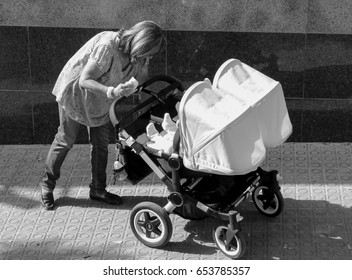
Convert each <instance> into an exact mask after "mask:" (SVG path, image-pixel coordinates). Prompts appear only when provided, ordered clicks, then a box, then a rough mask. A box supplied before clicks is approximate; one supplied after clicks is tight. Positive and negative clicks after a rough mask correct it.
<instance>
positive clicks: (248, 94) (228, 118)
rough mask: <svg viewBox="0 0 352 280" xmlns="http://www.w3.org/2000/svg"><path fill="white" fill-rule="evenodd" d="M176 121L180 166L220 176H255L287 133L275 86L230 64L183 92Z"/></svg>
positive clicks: (282, 103) (283, 107)
mask: <svg viewBox="0 0 352 280" xmlns="http://www.w3.org/2000/svg"><path fill="white" fill-rule="evenodd" d="M179 120H180V122H179V129H180V136H181V137H180V138H181V147H180V155H181V157H182V158H183V163H184V165H185V166H186V167H187V168H189V169H192V170H195V171H202V172H208V173H214V174H221V175H238V174H245V173H248V172H250V171H253V170H255V169H256V168H257V167H258V166H259V165H260V164H261V162H262V161H263V160H264V158H265V155H266V147H275V146H278V145H280V144H282V143H283V142H284V141H285V140H286V139H287V138H288V137H289V135H290V134H291V132H292V125H291V122H290V119H289V116H288V113H287V108H286V103H285V99H284V96H283V92H282V87H281V85H280V84H279V83H278V82H276V81H274V80H272V79H271V78H269V77H267V76H265V75H263V74H262V73H260V72H258V71H256V70H255V69H253V68H251V67H249V66H248V65H246V64H243V63H241V62H240V61H239V60H235V59H231V60H228V61H226V62H225V63H224V64H223V65H222V66H221V67H220V68H219V70H218V71H217V73H216V75H215V78H214V84H213V85H211V83H210V81H207V80H206V81H203V82H197V83H195V84H194V85H192V86H191V87H190V88H189V89H188V90H187V91H186V92H185V94H184V96H183V97H182V100H181V103H180V107H179Z"/></svg>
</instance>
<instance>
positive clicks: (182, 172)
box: [110, 75, 287, 259]
mask: <svg viewBox="0 0 352 280" xmlns="http://www.w3.org/2000/svg"><path fill="white" fill-rule="evenodd" d="M160 83H161V84H162V88H161V89H159V88H158V87H157V84H160ZM165 84H166V86H165ZM155 88H157V90H155ZM193 89H194V87H191V88H189V89H188V90H187V91H186V92H184V86H183V85H182V83H181V82H180V81H178V80H176V79H175V78H173V77H170V76H165V75H161V76H156V77H154V78H152V79H150V80H149V81H147V82H146V83H145V84H143V85H141V86H140V87H139V88H138V89H137V90H138V91H140V93H139V95H138V100H136V98H137V97H136V96H131V97H129V98H123V99H120V100H117V101H115V102H114V103H113V104H112V106H111V108H110V119H111V121H112V123H113V125H114V127H115V131H116V149H117V160H119V161H122V162H123V164H124V165H125V169H126V171H127V174H128V179H129V180H130V181H131V182H132V183H137V182H138V181H140V180H141V179H143V178H144V177H145V176H146V175H148V174H150V173H151V172H154V173H155V174H156V175H157V176H158V177H159V178H160V180H161V181H162V182H163V183H164V184H165V185H166V186H167V188H168V190H169V191H170V193H169V196H168V198H167V203H166V205H165V206H163V207H162V206H160V205H158V204H156V203H153V202H149V201H145V202H142V203H139V204H137V205H136V206H135V207H134V208H133V209H132V211H131V214H130V225H131V228H132V231H133V233H134V235H135V236H136V238H137V239H138V240H139V241H140V242H142V243H143V244H145V245H146V246H149V247H152V248H161V247H163V246H165V245H166V244H167V243H168V242H169V240H170V239H171V237H172V224H171V219H170V217H169V215H170V214H172V213H173V214H177V215H179V216H181V217H183V218H185V219H203V218H206V217H212V218H215V219H218V220H220V221H222V223H221V225H219V226H217V227H216V228H214V230H213V233H212V234H213V239H214V241H215V243H216V246H217V247H218V248H219V249H220V250H221V251H222V253H224V254H225V255H226V256H228V257H229V258H232V259H237V258H240V257H241V256H242V255H243V254H244V252H245V247H246V242H245V240H244V237H243V235H242V232H241V226H240V223H241V222H242V220H243V218H242V217H241V215H240V214H239V212H238V210H237V207H238V206H239V205H240V204H241V203H242V202H243V201H245V200H246V199H247V198H248V197H250V196H251V197H252V199H253V202H254V205H255V207H256V208H257V209H258V211H259V212H260V213H261V214H263V215H265V216H268V217H275V216H277V215H279V214H280V213H281V212H282V210H283V205H284V199H283V197H282V194H281V192H280V186H279V182H278V180H279V175H278V172H277V171H275V170H274V171H265V170H263V169H261V168H260V167H259V166H255V167H253V168H252V170H249V171H248V172H246V173H242V174H240V172H238V174H221V173H220V172H217V171H215V172H212V170H210V171H209V170H206V169H204V168H202V169H201V170H199V169H197V168H194V166H192V164H193V163H192V164H190V161H189V159H186V160H185V159H184V158H183V157H184V156H185V155H186V153H187V152H188V151H186V150H185V144H189V143H190V142H187V143H185V141H184V137H185V134H184V129H185V125H186V122H185V117H184V116H182V115H181V113H182V110H183V112H184V111H186V110H187V106H185V104H184V103H185V96H186V98H189V97H190V96H192V92H191V91H192V90H193ZM178 102H180V107H179V108H180V111H179V112H177V109H176V104H177V103H178ZM165 113H169V114H170V116H171V118H173V119H174V120H176V119H180V125H179V126H178V129H177V130H176V132H175V135H174V137H173V142H172V149H171V152H167V153H165V152H164V151H161V150H158V149H153V148H150V147H148V137H146V133H145V132H146V127H147V125H148V124H150V123H153V124H155V127H156V128H157V129H158V130H160V132H161V133H162V125H161V123H162V121H163V117H164V114H165ZM192 113H194V112H192ZM193 116H194V114H193ZM286 137H287V133H286V134H285V135H284V136H283V138H286ZM282 141H284V140H282ZM185 163H186V164H185Z"/></svg>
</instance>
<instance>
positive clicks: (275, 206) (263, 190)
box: [252, 186, 284, 217]
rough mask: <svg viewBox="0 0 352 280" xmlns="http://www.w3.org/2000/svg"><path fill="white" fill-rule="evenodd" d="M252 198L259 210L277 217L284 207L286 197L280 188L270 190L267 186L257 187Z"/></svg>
mask: <svg viewBox="0 0 352 280" xmlns="http://www.w3.org/2000/svg"><path fill="white" fill-rule="evenodd" d="M252 199H253V202H254V205H255V207H256V208H257V209H258V211H259V212H260V213H261V214H263V215H265V216H267V217H276V216H277V215H279V214H280V213H281V212H282V210H283V208H284V198H283V196H282V194H281V192H280V191H279V190H274V191H273V190H270V189H269V188H268V187H266V186H259V187H257V188H256V189H255V190H254V191H253V194H252Z"/></svg>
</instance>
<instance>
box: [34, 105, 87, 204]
mask: <svg viewBox="0 0 352 280" xmlns="http://www.w3.org/2000/svg"><path fill="white" fill-rule="evenodd" d="M59 117H60V126H59V128H58V132H57V133H56V135H55V138H54V141H53V143H52V144H51V147H50V150H49V152H48V155H47V159H46V163H45V174H44V177H43V179H42V181H41V183H40V186H41V188H42V202H43V206H44V208H48V209H52V208H53V206H54V205H53V202H54V201H53V197H52V192H53V190H54V188H55V185H56V181H57V180H58V179H59V178H60V169H61V166H62V164H63V162H64V160H65V158H66V155H67V153H68V151H69V150H70V149H71V148H72V146H73V144H74V143H75V141H76V138H77V134H78V132H79V127H80V124H79V123H77V122H75V121H74V120H72V119H70V118H69V117H68V116H67V115H66V113H65V111H64V110H63V108H62V106H61V105H59ZM48 193H49V194H50V193H51V195H49V196H48ZM45 196H46V197H47V199H45ZM51 198H52V199H51ZM43 200H44V201H43ZM48 200H49V201H48ZM50 200H52V201H50ZM45 201H47V202H48V203H44V202H45ZM51 204H52V205H51Z"/></svg>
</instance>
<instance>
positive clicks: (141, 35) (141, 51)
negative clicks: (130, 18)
mask: <svg viewBox="0 0 352 280" xmlns="http://www.w3.org/2000/svg"><path fill="white" fill-rule="evenodd" d="M120 34H121V35H120V44H119V46H120V49H121V50H122V51H123V52H124V53H125V54H126V55H128V56H129V57H130V60H131V64H132V65H134V64H142V65H143V64H144V63H145V61H146V59H147V58H148V57H151V56H153V55H155V54H157V53H158V52H160V51H161V50H162V49H163V48H164V46H165V44H166V39H165V35H164V34H163V31H162V29H161V28H160V27H159V26H158V25H157V24H156V23H154V22H152V21H142V22H139V23H137V24H135V25H134V26H132V27H131V28H130V29H127V30H120Z"/></svg>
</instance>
